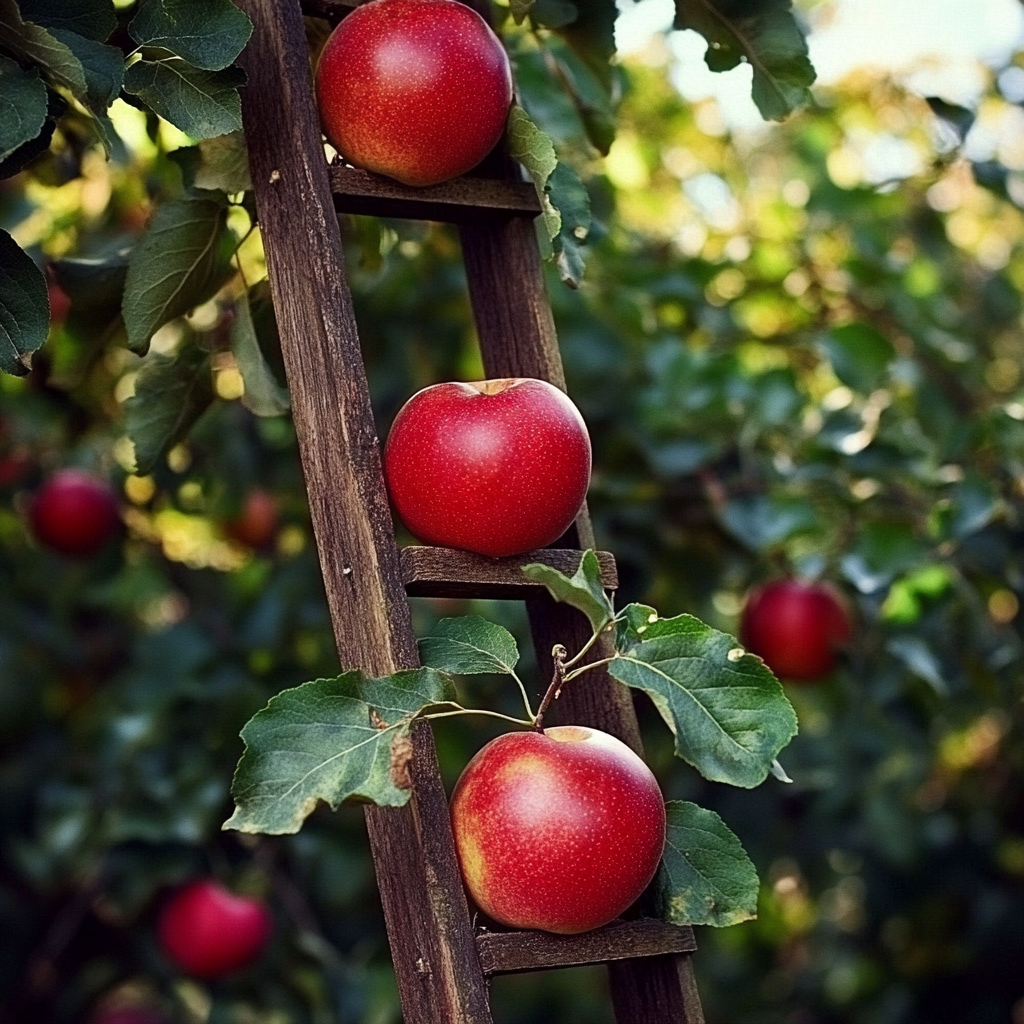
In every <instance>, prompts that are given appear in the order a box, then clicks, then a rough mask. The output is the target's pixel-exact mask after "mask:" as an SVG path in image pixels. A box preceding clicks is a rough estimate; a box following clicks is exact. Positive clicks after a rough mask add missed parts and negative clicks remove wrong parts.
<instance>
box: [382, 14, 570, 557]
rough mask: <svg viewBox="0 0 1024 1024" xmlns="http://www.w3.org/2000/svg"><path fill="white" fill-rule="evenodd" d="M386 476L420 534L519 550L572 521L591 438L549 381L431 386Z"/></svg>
mask: <svg viewBox="0 0 1024 1024" xmlns="http://www.w3.org/2000/svg"><path fill="white" fill-rule="evenodd" d="M375 2H377V3H380V2H382V0H375ZM384 474H385V477H386V479H387V485H388V491H389V493H390V494H391V500H392V501H393V502H394V503H395V508H396V509H397V510H398V514H399V516H401V518H402V521H403V522H404V523H405V525H406V526H407V527H408V528H409V530H410V532H411V533H412V534H413V535H414V536H415V537H417V538H418V539H419V540H421V541H423V542H424V543H426V544H436V545H440V546H442V547H453V548H464V549H465V550H467V551H475V552H477V553H478V554H481V555H489V556H491V557H492V558H500V557H503V556H505V555H518V554H522V553H523V552H524V551H531V550H532V549H533V548H541V547H544V546H545V545H547V544H551V543H552V542H553V541H556V540H558V538H559V537H560V536H561V535H562V534H563V533H564V532H565V531H566V530H567V529H568V528H569V527H570V526H571V525H572V522H573V520H574V519H575V518H576V515H577V513H578V512H579V510H580V508H581V507H582V505H583V500H584V498H585V497H586V494H587V486H588V485H589V483H590V437H589V435H588V434H587V427H586V424H585V423H584V422H583V417H582V416H580V414H579V410H578V409H577V408H576V406H575V405H573V404H572V402H571V401H570V400H569V398H568V397H567V396H566V395H565V394H564V393H563V392H562V391H559V390H558V388H556V387H555V386H554V385H552V384H548V383H547V382H546V381H542V380H532V379H530V378H519V377H517V378H509V379H505V380H487V381H481V382H477V383H474V384H457V383H448V384H435V385H433V387H429V388H425V389H424V390H423V391H420V392H419V393H417V394H415V395H413V397H412V398H410V399H409V401H408V402H406V403H405V405H404V406H403V407H402V408H401V410H400V411H399V413H398V415H397V416H396V417H395V422H394V425H393V426H392V427H391V434H390V436H389V437H388V440H387V445H386V446H385V449H384Z"/></svg>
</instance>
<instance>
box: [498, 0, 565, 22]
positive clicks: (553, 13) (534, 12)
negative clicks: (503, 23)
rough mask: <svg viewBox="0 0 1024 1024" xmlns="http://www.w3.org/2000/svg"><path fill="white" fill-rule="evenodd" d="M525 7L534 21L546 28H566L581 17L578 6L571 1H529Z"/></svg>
mask: <svg viewBox="0 0 1024 1024" xmlns="http://www.w3.org/2000/svg"><path fill="white" fill-rule="evenodd" d="M520 2H521V0H520ZM521 5H522V4H521ZM514 6H515V5H513V7H514ZM525 7H526V8H527V9H528V10H529V13H530V17H531V18H532V19H533V21H534V22H536V24H538V25H543V26H544V28H564V27H565V26H566V25H571V24H572V23H573V22H574V21H575V20H576V19H577V18H578V17H579V16H580V12H579V11H578V10H577V8H576V4H574V3H571V2H570V0H528V2H527V3H526V4H525ZM513 13H514V11H513ZM519 20H520V21H521V20H522V19H521V18H520V19H519Z"/></svg>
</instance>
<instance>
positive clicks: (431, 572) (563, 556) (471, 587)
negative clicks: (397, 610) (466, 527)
mask: <svg viewBox="0 0 1024 1024" xmlns="http://www.w3.org/2000/svg"><path fill="white" fill-rule="evenodd" d="M399 559H400V563H401V567H402V579H403V581H404V582H405V592H406V593H407V594H409V595H410V597H481V598H494V599H498V600H523V599H524V598H526V597H528V596H529V595H530V594H534V595H537V594H538V593H539V592H540V591H541V590H542V589H543V587H542V585H541V584H540V583H534V582H533V580H530V579H527V578H526V577H525V576H524V575H523V573H522V567H523V566H524V565H528V564H529V563H530V562H543V563H544V565H550V566H551V567H552V568H555V569H558V570H559V571H560V572H563V573H565V574H566V575H567V576H572V575H573V573H575V572H576V570H577V569H578V568H579V564H580V552H579V549H569V550H565V549H556V548H541V549H540V550H538V551H528V552H527V553H526V554H525V555H516V556H514V557H512V558H487V557H486V556H484V555H475V554H473V553H472V552H471V551H458V550H456V549H455V548H434V547H426V546H420V545H413V546H410V547H405V548H402V549H401V550H400V551H399ZM597 561H598V564H599V566H600V568H601V582H602V583H604V586H605V588H606V589H607V590H615V589H616V588H617V587H618V585H619V577H618V572H617V571H616V568H615V558H614V557H613V556H612V555H611V554H610V553H609V552H607V551H598V552H597Z"/></svg>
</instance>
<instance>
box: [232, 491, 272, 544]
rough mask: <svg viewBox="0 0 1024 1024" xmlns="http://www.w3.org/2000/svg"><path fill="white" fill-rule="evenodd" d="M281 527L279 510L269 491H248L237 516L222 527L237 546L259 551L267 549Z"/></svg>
mask: <svg viewBox="0 0 1024 1024" xmlns="http://www.w3.org/2000/svg"><path fill="white" fill-rule="evenodd" d="M280 525H281V508H280V505H279V504H278V501H277V498H275V497H274V495H273V494H271V493H270V491H264V490H262V489H261V488H257V489H256V490H252V491H250V492H249V493H248V494H247V495H246V496H245V500H244V501H243V502H242V509H241V511H240V512H239V514H238V516H236V517H235V518H234V519H232V520H230V521H229V522H227V523H226V524H225V525H224V531H225V532H226V533H227V535H228V536H229V537H230V538H231V539H232V540H236V541H238V543H239V544H245V545H247V546H248V547H250V548H255V549H256V550H260V549H261V548H265V547H268V546H269V545H270V544H271V543H272V542H273V540H274V538H275V537H276V536H277V528H278V526H280Z"/></svg>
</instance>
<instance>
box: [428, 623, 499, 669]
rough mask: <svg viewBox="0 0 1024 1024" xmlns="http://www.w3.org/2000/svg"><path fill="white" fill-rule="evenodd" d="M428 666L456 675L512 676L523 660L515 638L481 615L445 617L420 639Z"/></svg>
mask: <svg viewBox="0 0 1024 1024" xmlns="http://www.w3.org/2000/svg"><path fill="white" fill-rule="evenodd" d="M420 656H421V657H422V659H423V664H424V665H429V666H430V667H431V668H436V669H438V670H439V671H441V672H450V673H451V674H452V675H458V676H468V675H475V674H477V673H480V672H496V673H499V674H502V675H509V674H510V673H511V672H512V670H513V669H514V668H515V667H516V663H517V662H518V661H519V648H518V647H516V641H515V637H514V636H512V634H511V633H510V632H509V631H508V630H507V629H505V628H504V627H503V626H499V625H497V624H496V623H494V622H488V621H487V619H483V618H481V617H480V616H479V615H464V616H462V617H461V618H457V619H442V620H441V621H440V622H439V623H438V624H437V625H436V626H435V627H434V632H433V633H432V634H431V635H430V636H428V637H425V638H424V639H422V640H421V641H420Z"/></svg>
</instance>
